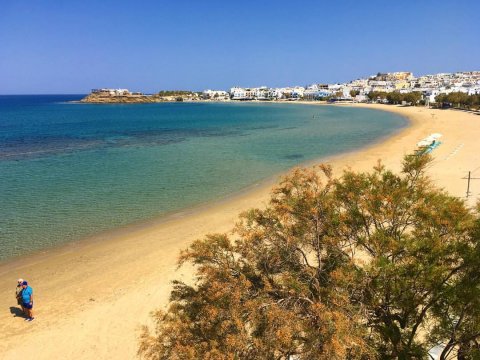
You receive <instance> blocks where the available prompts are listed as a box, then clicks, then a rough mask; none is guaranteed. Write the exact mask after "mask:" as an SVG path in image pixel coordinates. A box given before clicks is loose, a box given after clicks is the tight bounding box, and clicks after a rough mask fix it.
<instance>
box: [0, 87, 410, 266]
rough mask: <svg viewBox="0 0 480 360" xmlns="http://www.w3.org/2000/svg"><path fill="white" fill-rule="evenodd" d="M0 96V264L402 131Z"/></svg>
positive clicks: (247, 107)
mask: <svg viewBox="0 0 480 360" xmlns="http://www.w3.org/2000/svg"><path fill="white" fill-rule="evenodd" d="M80 98H81V96H74V95H72V96H66V95H62V96H0V260H4V259H6V258H9V257H12V256H17V255H21V254H25V253H28V252H29V251H33V250H38V249H42V248H46V247H50V246H52V245H56V244H60V243H65V242H69V241H74V240H78V239H81V238H82V237H86V236H88V235H92V234H95V233H97V232H100V231H103V230H108V229H112V228H115V227H118V226H121V225H126V224H131V223H134V222H138V221H142V220H147V219H151V218H154V217H158V216H161V215H162V214H165V213H168V212H172V211H176V210H180V209H183V208H186V207H189V206H192V205H197V204H200V203H203V202H206V201H209V200H212V199H215V198H219V197H222V196H226V195H229V194H232V193H234V192H236V191H239V190H240V189H242V188H245V187H247V186H249V185H252V184H254V183H256V182H258V181H260V180H262V179H265V178H267V177H270V176H272V175H274V174H277V173H279V172H282V171H285V170H287V169H288V168H290V167H292V166H294V165H296V164H299V163H301V162H305V161H307V160H312V159H315V158H320V157H322V156H327V155H332V154H335V153H339V152H344V151H348V150H352V149H355V148H359V147H362V146H365V145H367V144H369V143H371V142H373V141H375V140H377V139H379V138H381V137H384V136H387V135H389V134H391V133H393V132H395V131H397V130H399V129H400V128H402V127H404V126H406V124H407V122H406V120H405V119H404V118H402V117H400V116H397V115H393V114H389V113H385V112H380V111H372V110H368V109H348V108H340V107H327V106H322V107H320V106H313V105H312V106H310V105H293V104H254V103H234V104H221V103H220V104H206V103H197V104H195V103H193V104H188V103H185V104H183V103H173V104H137V105H86V104H73V103H66V101H69V100H78V99H80Z"/></svg>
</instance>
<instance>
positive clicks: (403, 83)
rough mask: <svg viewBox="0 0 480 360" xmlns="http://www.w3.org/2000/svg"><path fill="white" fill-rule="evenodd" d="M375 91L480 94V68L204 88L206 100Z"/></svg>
mask: <svg viewBox="0 0 480 360" xmlns="http://www.w3.org/2000/svg"><path fill="white" fill-rule="evenodd" d="M372 92H384V93H391V92H399V93H401V94H405V93H410V92H418V93H421V95H422V97H423V99H425V101H426V102H435V97H436V96H437V95H439V94H449V93H452V92H461V93H465V94H467V95H478V94H480V71H469V72H456V73H440V74H434V75H424V76H420V77H415V76H414V75H413V74H412V73H411V72H393V73H378V74H376V75H373V76H370V77H368V78H362V79H356V80H352V81H350V82H348V83H337V84H321V83H316V84H311V85H308V86H305V87H303V86H294V87H282V88H269V87H267V86H261V87H250V88H242V87H232V88H231V89H230V90H229V91H228V92H227V91H223V90H205V91H203V93H202V98H203V99H210V100H223V101H225V100H226V101H228V100H238V101H245V100H259V101H265V100H344V101H356V102H364V101H368V100H370V99H369V97H368V94H370V93H372Z"/></svg>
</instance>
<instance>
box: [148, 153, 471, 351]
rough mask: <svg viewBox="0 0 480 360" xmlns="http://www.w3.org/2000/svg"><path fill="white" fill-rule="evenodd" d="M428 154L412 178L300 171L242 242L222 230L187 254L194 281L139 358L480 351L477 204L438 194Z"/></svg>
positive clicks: (414, 162)
mask: <svg viewBox="0 0 480 360" xmlns="http://www.w3.org/2000/svg"><path fill="white" fill-rule="evenodd" d="M428 161H429V158H428V157H427V156H420V157H407V158H406V159H405V162H404V169H403V172H402V173H401V174H400V175H397V174H394V173H392V172H390V171H388V170H386V169H384V168H383V167H382V166H381V165H380V164H379V165H378V166H377V167H375V168H374V169H373V171H372V172H370V173H356V172H353V171H347V172H345V173H344V174H343V176H342V177H340V178H339V179H334V178H333V177H332V171H331V169H330V168H329V167H327V166H320V167H319V169H312V170H306V169H297V170H295V171H293V172H292V173H291V175H289V176H288V177H286V178H285V179H284V180H283V181H282V183H281V184H280V185H279V186H278V187H277V188H276V189H275V190H274V192H273V194H272V197H271V200H270V203H269V206H268V207H267V208H266V209H265V210H258V209H253V210H250V211H248V212H247V213H245V214H243V215H242V216H241V218H240V222H239V224H238V225H237V227H236V230H235V234H234V235H235V236H234V238H233V239H232V238H229V237H228V236H227V235H225V234H215V235H209V236H207V237H206V238H205V239H203V240H198V241H196V242H194V243H193V244H192V245H191V246H190V247H189V248H188V249H187V250H185V251H184V252H182V254H181V256H180V262H179V263H180V265H181V264H183V263H185V262H190V263H192V264H194V265H195V266H196V269H197V276H196V280H195V284H194V286H190V285H187V284H185V283H182V282H175V283H174V289H173V291H172V294H171V303H170V305H169V308H168V310H167V311H166V312H164V311H158V312H156V313H155V314H154V315H153V318H154V320H155V324H156V327H155V329H153V331H151V330H149V329H147V328H145V329H144V331H143V333H142V336H141V341H140V348H139V354H140V355H141V356H143V357H144V358H147V359H272V360H273V359H352V360H353V359H427V358H428V355H427V352H428V349H430V348H431V347H432V346H434V345H437V344H444V345H446V346H445V350H444V352H443V353H442V359H447V358H448V357H449V356H450V357H452V356H458V358H459V359H477V357H475V356H478V353H479V346H478V341H479V340H480V310H479V309H480V296H479V295H480V285H479V284H480V281H479V276H480V256H479V255H480V246H479V239H480V236H479V235H480V230H479V229H480V225H479V224H480V221H479V218H478V215H477V214H478V211H476V212H474V211H472V210H470V209H468V208H467V207H466V206H465V204H464V202H463V201H462V200H459V199H457V198H454V197H451V196H449V195H448V194H446V193H445V192H443V191H442V190H439V189H436V188H435V187H434V186H433V185H432V184H431V183H430V182H429V180H428V178H427V177H426V176H425V175H424V169H425V167H426V165H427V164H428ZM319 170H320V171H319ZM420 334H427V335H428V336H425V335H422V336H420Z"/></svg>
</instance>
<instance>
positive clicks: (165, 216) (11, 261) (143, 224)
mask: <svg viewBox="0 0 480 360" xmlns="http://www.w3.org/2000/svg"><path fill="white" fill-rule="evenodd" d="M195 102H214V101H202V100H200V101H192V102H191V103H195ZM68 103H74V101H70V102H68ZM78 103H80V104H88V103H82V102H78ZM164 103H168V102H166V101H165V102H164ZM171 103H179V102H171ZM215 103H224V102H222V101H216V102H215ZM227 103H229V104H239V103H243V104H249V103H255V104H260V105H264V104H289V105H299V106H302V105H308V106H322V107H323V106H327V107H335V106H337V107H338V106H342V107H343V106H344V105H345V104H338V105H335V104H331V103H326V102H312V101H283V102H281V101H276V102H272V101H250V102H247V101H246V102H238V101H229V102H227ZM103 105H112V104H108V103H107V104H103ZM113 105H115V104H113ZM125 105H131V104H125ZM135 105H136V104H135ZM347 105H348V104H347ZM372 109H373V110H375V111H382V112H386V113H388V112H389V111H388V110H383V109H376V108H372ZM390 113H391V112H390ZM396 115H400V117H402V118H403V119H404V120H405V124H404V125H403V126H402V127H400V128H398V129H396V130H395V131H394V132H393V133H390V134H388V135H383V136H381V137H379V138H377V139H375V140H374V141H372V142H370V143H368V144H365V145H363V146H360V147H358V148H355V149H353V150H344V151H341V152H338V153H336V154H333V155H325V156H320V157H316V158H313V159H309V160H304V161H302V162H300V163H298V164H296V165H294V166H292V167H290V168H289V169H287V170H284V171H281V172H278V173H276V174H273V175H270V176H268V177H267V178H264V179H261V180H258V181H256V182H254V183H252V184H250V185H247V186H245V187H243V188H240V189H238V190H236V191H234V192H232V193H230V194H226V195H223V196H221V197H217V198H212V199H209V200H206V201H204V202H201V203H198V204H194V205H189V206H187V207H184V208H180V209H176V210H171V211H168V212H166V213H162V214H159V215H155V216H153V217H151V218H147V219H142V220H137V221H135V222H132V223H129V224H124V225H120V226H116V227H114V228H111V229H106V230H101V231H99V232H96V233H93V234H90V235H86V236H81V237H78V238H75V239H73V240H70V241H68V242H65V243H59V244H52V245H49V246H47V247H43V248H39V249H35V250H31V251H29V252H28V253H26V254H21V255H13V256H10V257H7V258H5V259H0V278H1V276H2V275H3V274H4V273H5V272H6V270H5V269H9V268H11V267H17V266H19V265H20V263H22V264H24V263H25V262H26V263H37V262H38V261H39V260H42V259H45V258H48V257H49V256H51V255H55V254H57V253H58V254H61V253H64V252H70V251H72V249H75V250H76V251H78V250H81V247H82V246H83V245H84V244H94V243H97V242H99V241H109V240H112V241H115V238H116V237H118V236H119V235H122V234H123V235H124V234H132V233H135V232H136V231H140V230H142V229H145V228H150V227H155V226H160V225H161V224H164V223H165V222H169V221H172V220H174V219H177V218H184V217H186V216H189V215H193V214H195V213H197V212H202V211H208V210H209V209H211V208H212V207H214V206H215V205H220V204H222V203H225V202H229V201H235V200H236V199H238V198H239V197H241V196H242V195H245V194H248V193H249V192H250V191H252V190H255V189H258V188H263V189H271V188H272V187H273V186H274V185H275V184H277V183H278V181H279V180H280V179H281V178H282V177H283V176H285V175H286V174H288V173H289V172H290V171H291V170H292V169H294V168H296V167H311V166H313V165H314V164H319V163H322V162H328V161H332V160H333V159H335V158H338V157H342V156H348V155H349V154H354V153H357V152H359V151H364V150H367V149H369V148H370V147H374V146H376V145H377V144H379V143H382V142H384V141H386V140H387V139H389V138H391V137H394V136H396V135H397V134H400V133H401V132H402V131H404V130H405V129H408V127H410V126H411V121H410V119H409V118H407V117H405V116H403V115H402V114H396ZM22 266H24V265H22Z"/></svg>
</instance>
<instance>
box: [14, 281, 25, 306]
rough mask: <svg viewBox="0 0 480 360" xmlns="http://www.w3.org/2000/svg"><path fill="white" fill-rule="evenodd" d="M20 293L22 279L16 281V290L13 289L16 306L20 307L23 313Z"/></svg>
mask: <svg viewBox="0 0 480 360" xmlns="http://www.w3.org/2000/svg"><path fill="white" fill-rule="evenodd" d="M22 291H23V279H18V280H17V288H16V289H15V299H17V304H18V305H20V307H21V308H22V311H23V312H24V313H25V309H24V307H23V300H22Z"/></svg>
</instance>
